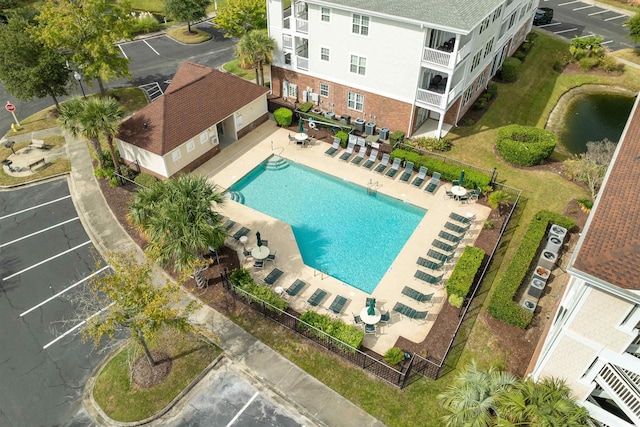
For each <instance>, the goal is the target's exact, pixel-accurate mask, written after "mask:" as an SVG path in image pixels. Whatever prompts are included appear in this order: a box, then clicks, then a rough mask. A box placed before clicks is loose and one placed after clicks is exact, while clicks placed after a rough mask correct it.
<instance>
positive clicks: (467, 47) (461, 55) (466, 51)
mask: <svg viewBox="0 0 640 427" xmlns="http://www.w3.org/2000/svg"><path fill="white" fill-rule="evenodd" d="M470 53H471V42H468V43H467V44H466V45H464V46H463V47H462V49H460V50H459V51H458V56H457V57H456V65H458V64H459V63H460V61H462V60H463V59H464V58H466V57H467V56H468V55H469V54H470Z"/></svg>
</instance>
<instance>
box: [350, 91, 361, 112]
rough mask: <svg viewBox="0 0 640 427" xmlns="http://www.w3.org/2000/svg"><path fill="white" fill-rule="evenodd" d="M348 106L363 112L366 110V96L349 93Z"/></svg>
mask: <svg viewBox="0 0 640 427" xmlns="http://www.w3.org/2000/svg"><path fill="white" fill-rule="evenodd" d="M347 106H348V107H349V108H351V109H352V110H356V111H362V110H363V109H364V96H362V95H360V94H359V93H355V92H349V100H348V104H347Z"/></svg>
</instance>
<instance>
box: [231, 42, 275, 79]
mask: <svg viewBox="0 0 640 427" xmlns="http://www.w3.org/2000/svg"><path fill="white" fill-rule="evenodd" d="M275 47H276V41H275V40H274V39H273V38H271V37H269V33H267V30H251V31H249V32H248V33H246V34H245V35H244V36H242V38H241V39H240V41H239V42H238V45H237V46H236V55H237V57H238V59H239V60H240V64H241V65H242V66H245V67H253V69H254V70H255V72H256V83H258V84H259V85H261V86H264V64H268V63H270V62H271V57H272V55H273V50H274V49H275ZM258 72H259V73H260V74H258Z"/></svg>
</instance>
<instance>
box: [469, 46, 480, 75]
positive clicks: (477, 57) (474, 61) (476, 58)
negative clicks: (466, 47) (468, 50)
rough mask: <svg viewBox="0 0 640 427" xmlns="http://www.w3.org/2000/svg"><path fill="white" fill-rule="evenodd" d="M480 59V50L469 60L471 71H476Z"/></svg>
mask: <svg viewBox="0 0 640 427" xmlns="http://www.w3.org/2000/svg"><path fill="white" fill-rule="evenodd" d="M481 59H482V49H480V51H479V52H478V53H476V55H475V56H474V57H473V59H472V60H471V71H472V72H473V70H475V69H476V67H477V66H478V65H479V64H480V60H481Z"/></svg>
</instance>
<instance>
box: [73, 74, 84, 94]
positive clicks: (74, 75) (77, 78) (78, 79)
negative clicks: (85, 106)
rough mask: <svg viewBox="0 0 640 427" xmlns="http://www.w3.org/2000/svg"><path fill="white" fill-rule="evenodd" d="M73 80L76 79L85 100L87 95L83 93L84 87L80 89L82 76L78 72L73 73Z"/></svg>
mask: <svg viewBox="0 0 640 427" xmlns="http://www.w3.org/2000/svg"><path fill="white" fill-rule="evenodd" d="M73 78H74V79H76V80H77V81H78V83H79V84H80V90H81V91H82V96H83V97H84V98H86V97H87V95H86V94H85V93H84V87H82V76H81V75H80V73H79V72H77V71H74V72H73Z"/></svg>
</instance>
